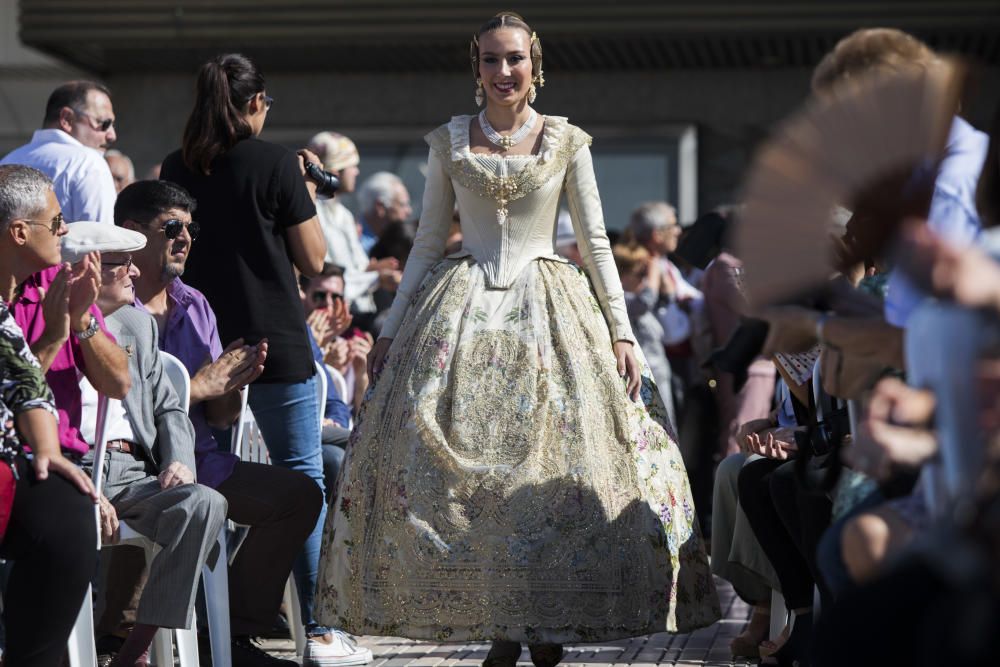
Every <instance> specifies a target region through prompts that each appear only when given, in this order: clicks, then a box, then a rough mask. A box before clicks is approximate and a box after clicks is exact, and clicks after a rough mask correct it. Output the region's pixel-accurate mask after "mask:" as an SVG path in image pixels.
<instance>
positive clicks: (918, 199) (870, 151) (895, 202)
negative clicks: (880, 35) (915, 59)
mask: <svg viewBox="0 0 1000 667" xmlns="http://www.w3.org/2000/svg"><path fill="white" fill-rule="evenodd" d="M964 73H965V69H964V67H963V66H962V65H961V64H959V63H958V62H956V61H952V60H942V61H940V62H938V63H936V64H935V65H934V66H932V67H929V68H925V69H915V70H908V71H896V72H886V71H880V72H877V73H873V74H871V75H870V76H867V77H863V78H860V79H857V80H849V81H845V82H843V83H842V84H840V85H838V86H837V87H836V88H835V89H834V90H833V91H832V92H831V93H830V94H829V95H827V96H824V97H823V98H814V99H812V100H810V101H809V102H807V103H806V105H805V106H804V108H802V109H801V110H800V111H798V112H797V113H795V114H794V115H793V116H791V117H789V118H788V119H787V120H785V121H784V122H783V123H782V124H781V125H780V126H779V127H778V129H777V131H776V132H775V133H774V135H773V137H772V138H771V139H770V140H768V141H767V142H766V143H765V144H764V145H763V146H762V147H761V148H760V150H759V151H758V152H757V155H756V157H755V159H754V162H753V164H752V166H751V168H750V170H749V172H748V176H747V178H746V181H745V185H744V190H743V202H744V204H745V207H744V209H743V212H742V215H741V217H740V223H739V224H738V225H737V226H736V230H735V241H736V243H735V247H736V249H737V253H738V256H739V257H740V258H741V259H742V260H743V262H744V265H745V267H746V273H745V277H746V288H747V294H748V296H749V298H750V301H751V303H752V304H753V305H754V306H756V307H759V306H764V305H769V304H776V303H782V302H788V301H791V300H795V299H797V298H799V297H802V296H805V295H808V294H810V293H811V292H812V291H813V290H815V289H816V288H817V287H821V286H822V285H823V284H824V283H825V282H826V281H827V280H828V278H829V277H830V274H831V272H832V271H834V270H835V268H836V267H835V266H834V257H833V253H832V252H831V243H830V235H831V234H834V233H837V234H839V233H840V232H839V231H835V226H834V225H833V219H834V211H835V209H836V207H837V206H844V207H846V208H848V209H850V210H852V211H853V212H854V216H853V218H852V220H851V221H850V222H849V223H848V232H847V236H846V237H845V242H846V244H847V253H846V254H845V253H844V252H843V248H842V249H841V250H842V252H841V254H840V258H841V260H846V261H860V260H862V259H867V258H871V257H874V256H876V255H878V253H880V252H882V251H883V250H884V249H885V246H886V243H887V242H888V241H889V240H890V239H891V238H892V236H893V234H894V232H895V230H896V229H897V228H898V225H899V223H900V222H901V221H902V220H903V218H905V217H908V216H926V215H927V212H928V210H929V208H930V201H931V197H932V195H933V190H934V178H935V177H936V173H937V168H938V165H939V164H940V162H941V160H942V158H943V157H944V152H945V146H946V144H947V140H948V133H949V130H950V128H951V123H952V119H953V118H954V115H955V113H956V111H957V109H958V101H959V94H960V91H961V84H962V81H963V79H964ZM841 229H842V228H841Z"/></svg>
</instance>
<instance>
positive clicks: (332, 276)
mask: <svg viewBox="0 0 1000 667" xmlns="http://www.w3.org/2000/svg"><path fill="white" fill-rule="evenodd" d="M344 289H345V284H344V270H343V269H342V268H340V267H339V266H337V265H335V264H330V263H329V262H327V263H325V264H324V265H323V270H322V271H321V272H320V274H319V275H318V276H316V277H315V278H306V277H305V276H301V275H300V276H299V297H300V298H301V299H302V305H303V308H304V309H305V312H306V314H307V315H308V317H307V318H306V323H307V324H308V325H309V327H308V329H307V331H308V332H309V338H310V342H311V343H312V348H313V358H314V359H315V360H316V362H317V363H320V364H323V365H324V370H325V371H326V378H327V380H326V386H327V391H326V406H325V407H324V410H323V481H324V482H325V484H324V485H325V486H326V502H327V503H332V502H333V501H334V499H335V498H336V497H337V477H338V476H339V475H340V468H341V467H342V465H343V463H344V456H345V454H346V449H347V441H348V439H349V438H350V436H351V429H350V425H351V421H352V419H353V417H352V412H351V408H350V407H348V405H347V404H346V403H345V402H344V400H343V399H344V397H342V396H341V395H340V393H339V392H340V390H339V389H338V388H337V385H336V384H334V381H333V375H332V374H331V370H330V369H331V368H332V369H334V370H336V372H338V373H340V374H341V377H343V378H344V379H345V382H344V385H345V387H346V391H344V393H345V394H350V392H352V391H354V389H351V387H352V385H353V386H354V387H355V388H359V389H361V391H362V393H363V392H364V388H365V387H367V379H368V376H367V374H365V387H362V386H361V385H360V384H358V383H355V382H354V380H353V375H352V377H351V380H347V378H346V376H345V375H344V372H345V370H349V367H351V366H352V364H353V365H357V364H358V363H359V362H360V364H361V372H362V373H363V374H364V373H365V371H364V365H365V363H366V362H367V358H368V351H369V350H370V349H371V339H370V338H369V337H368V334H364V333H363V332H361V331H360V330H359V329H349V328H350V326H351V323H352V322H353V317H352V316H351V314H350V313H351V303H350V301H348V299H347V295H346V294H345V293H344ZM346 331H350V335H351V338H350V340H348V339H346V338H343V337H342V334H344V333H345V332H346ZM345 365H346V366H345ZM352 373H353V372H352ZM351 404H352V405H354V404H355V401H353V400H352V401H351ZM357 405H360V396H359V397H358V401H357Z"/></svg>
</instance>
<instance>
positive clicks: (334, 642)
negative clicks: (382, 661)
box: [302, 630, 373, 667]
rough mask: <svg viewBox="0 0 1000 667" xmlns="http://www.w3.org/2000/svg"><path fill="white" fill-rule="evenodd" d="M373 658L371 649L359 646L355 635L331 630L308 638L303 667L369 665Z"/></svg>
mask: <svg viewBox="0 0 1000 667" xmlns="http://www.w3.org/2000/svg"><path fill="white" fill-rule="evenodd" d="M372 660H373V658H372V652H371V650H370V649H367V648H365V647H364V646H358V643H357V641H355V639H354V637H352V636H351V635H349V634H347V633H346V632H341V631H340V630H331V631H330V632H328V633H327V634H325V635H321V636H319V637H309V638H308V639H306V649H305V651H304V653H303V656H302V667H348V665H367V664H368V663H369V662H371V661H372Z"/></svg>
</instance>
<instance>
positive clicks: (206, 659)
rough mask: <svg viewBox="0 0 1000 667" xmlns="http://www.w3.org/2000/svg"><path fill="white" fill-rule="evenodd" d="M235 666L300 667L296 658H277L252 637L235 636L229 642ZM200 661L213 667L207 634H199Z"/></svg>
mask: <svg viewBox="0 0 1000 667" xmlns="http://www.w3.org/2000/svg"><path fill="white" fill-rule="evenodd" d="M229 650H230V652H231V654H232V657H233V667H299V663H297V662H295V661H294V660H286V659H284V658H276V657H275V656H273V655H271V654H270V653H268V652H266V651H264V650H263V649H261V648H260V647H259V646H257V645H256V644H255V643H254V642H253V640H252V639H251V638H250V637H233V638H232V641H231V642H230V644H229ZM198 663H199V665H200V666H201V667H212V645H211V642H210V641H209V638H208V635H207V634H199V635H198Z"/></svg>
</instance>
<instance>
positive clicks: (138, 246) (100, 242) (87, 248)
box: [62, 220, 146, 263]
mask: <svg viewBox="0 0 1000 667" xmlns="http://www.w3.org/2000/svg"><path fill="white" fill-rule="evenodd" d="M66 227H67V228H68V229H69V232H68V233H67V234H66V236H64V237H63V240H62V258H63V261H64V262H71V263H72V262H78V261H80V260H81V259H83V257H84V255H86V254H87V253H90V252H132V251H133V250H142V249H143V248H145V247H146V237H145V236H143V235H142V234H140V233H139V232H133V231H132V230H131V229H125V228H124V227H119V226H117V225H109V224H108V223H106V222H91V221H89V220H82V221H80V222H71V223H69V224H68V225H66Z"/></svg>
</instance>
